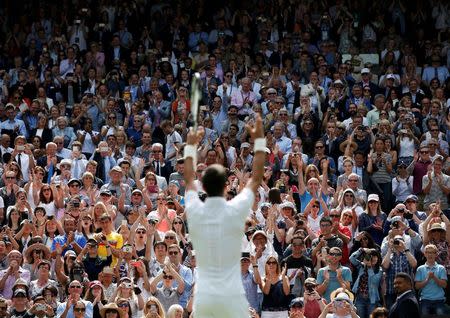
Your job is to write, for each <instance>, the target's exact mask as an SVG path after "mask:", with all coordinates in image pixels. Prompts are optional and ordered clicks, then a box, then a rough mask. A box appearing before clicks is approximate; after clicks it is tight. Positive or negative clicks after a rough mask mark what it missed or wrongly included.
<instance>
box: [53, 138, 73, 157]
mask: <svg viewBox="0 0 450 318" xmlns="http://www.w3.org/2000/svg"><path fill="white" fill-rule="evenodd" d="M53 142H54V143H55V145H56V155H57V156H58V157H61V158H63V159H70V157H71V156H72V151H70V150H69V149H67V148H65V147H64V137H62V136H56V137H54V138H53Z"/></svg>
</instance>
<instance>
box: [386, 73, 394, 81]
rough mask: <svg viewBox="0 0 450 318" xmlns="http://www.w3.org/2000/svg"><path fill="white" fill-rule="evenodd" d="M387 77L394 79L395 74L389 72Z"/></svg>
mask: <svg viewBox="0 0 450 318" xmlns="http://www.w3.org/2000/svg"><path fill="white" fill-rule="evenodd" d="M386 79H393V80H395V76H394V74H388V75H386Z"/></svg>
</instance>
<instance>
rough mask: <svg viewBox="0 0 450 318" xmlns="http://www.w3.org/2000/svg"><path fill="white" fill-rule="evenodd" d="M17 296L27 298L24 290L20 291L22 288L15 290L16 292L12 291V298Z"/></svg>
mask: <svg viewBox="0 0 450 318" xmlns="http://www.w3.org/2000/svg"><path fill="white" fill-rule="evenodd" d="M19 295H23V296H25V297H27V292H26V290H25V289H22V288H19V289H16V290H15V291H14V294H13V296H14V297H17V296H19Z"/></svg>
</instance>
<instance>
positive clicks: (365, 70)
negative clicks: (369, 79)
mask: <svg viewBox="0 0 450 318" xmlns="http://www.w3.org/2000/svg"><path fill="white" fill-rule="evenodd" d="M369 73H370V70H369V69H368V68H367V67H365V68H363V69H362V70H361V74H369Z"/></svg>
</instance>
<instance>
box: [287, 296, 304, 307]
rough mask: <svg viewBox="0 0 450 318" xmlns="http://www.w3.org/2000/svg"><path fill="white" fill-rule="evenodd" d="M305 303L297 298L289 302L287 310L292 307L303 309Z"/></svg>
mask: <svg viewBox="0 0 450 318" xmlns="http://www.w3.org/2000/svg"><path fill="white" fill-rule="evenodd" d="M304 306H305V303H304V302H303V299H302V298H301V297H297V298H294V299H292V300H291V303H290V304H289V308H293V307H302V308H303V307H304Z"/></svg>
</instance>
